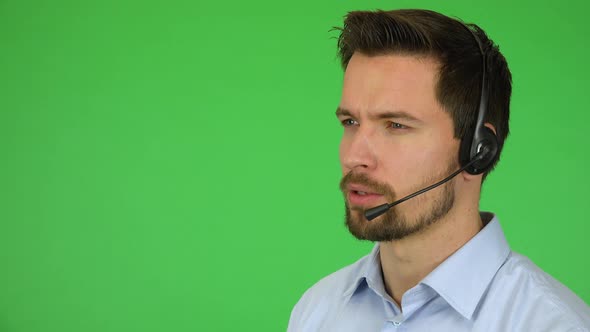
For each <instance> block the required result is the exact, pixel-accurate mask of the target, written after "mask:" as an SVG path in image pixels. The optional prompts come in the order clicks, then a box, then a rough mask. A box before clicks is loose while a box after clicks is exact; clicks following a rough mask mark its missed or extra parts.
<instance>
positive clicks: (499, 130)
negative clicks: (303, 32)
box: [337, 10, 511, 241]
mask: <svg viewBox="0 0 590 332" xmlns="http://www.w3.org/2000/svg"><path fill="white" fill-rule="evenodd" d="M471 27H472V28H473V29H474V32H475V33H476V34H477V36H478V38H479V39H480V40H481V42H482V44H483V48H484V51H485V52H486V54H487V58H488V71H487V77H488V78H487V81H488V85H489V105H488V111H487V114H486V118H485V119H484V122H485V123H486V125H487V126H488V127H490V128H492V129H493V130H494V131H495V133H496V135H497V137H498V150H499V152H498V154H499V153H500V152H501V150H502V147H503V144H504V140H505V139H506V136H507V135H508V114H509V103H510V94H511V76H510V71H509V70H508V67H507V64H506V60H505V59H504V57H503V56H502V55H501V54H500V53H499V50H498V47H497V46H495V45H494V44H493V42H492V41H491V40H489V39H488V38H487V36H486V35H485V33H484V32H483V31H482V30H481V29H479V28H478V27H477V26H474V25H471ZM338 46H339V54H340V57H341V60H342V66H343V68H344V69H345V71H346V72H345V77H344V86H343V93H342V100H341V102H340V106H339V108H338V112H337V115H338V117H339V120H340V121H341V122H342V123H343V125H344V134H343V137H342V142H341V146H340V158H341V164H342V170H343V175H344V178H343V180H342V182H341V187H342V189H343V192H344V193H345V196H346V202H347V208H346V213H347V225H348V227H349V229H350V230H351V232H352V233H353V234H354V235H355V236H357V237H358V238H362V239H368V240H373V241H388V240H394V239H399V238H403V237H405V236H407V235H409V234H412V233H415V232H419V231H421V230H423V229H424V228H425V227H427V226H428V225H430V224H433V223H434V222H436V221H437V220H439V219H441V218H442V217H444V216H445V215H447V214H448V213H449V212H450V211H452V209H453V207H454V205H455V202H456V201H458V202H459V203H460V204H464V205H465V204H466V202H471V204H472V205H473V204H475V205H476V206H475V207H471V208H477V200H476V201H473V200H470V199H469V198H465V197H463V196H466V194H471V193H470V191H473V188H474V183H477V190H478V192H477V193H476V194H477V195H479V187H480V185H481V180H482V175H478V176H472V175H469V174H466V175H463V178H461V179H459V180H457V179H454V180H452V181H451V182H448V183H447V184H445V185H443V186H441V187H439V188H436V189H434V190H432V191H431V192H428V193H425V194H423V195H421V196H418V197H416V198H414V199H412V200H409V201H407V202H404V203H403V204H401V205H399V206H397V207H395V208H393V209H391V210H390V211H389V212H388V213H386V214H385V215H384V216H382V217H379V218H377V219H375V220H373V221H371V222H369V221H367V220H366V219H365V218H364V217H363V215H362V214H363V212H364V210H366V209H368V208H371V207H374V206H377V205H380V204H383V203H385V202H391V201H393V200H395V199H399V198H401V197H403V196H405V195H408V194H410V193H412V192H414V191H417V190H419V189H422V188H424V187H426V186H428V185H431V184H433V183H435V182H437V181H438V180H440V179H442V178H444V177H446V176H447V175H449V174H450V173H452V172H453V171H454V170H456V169H458V168H459V146H460V142H461V139H462V138H463V137H466V136H467V137H468V136H470V135H469V134H470V133H471V132H472V131H473V127H474V126H475V121H476V116H477V111H478V106H479V97H480V91H481V75H482V62H481V61H482V54H481V52H480V49H479V46H478V44H477V42H476V40H475V39H474V37H473V35H472V34H471V33H470V32H469V31H468V30H467V29H466V28H465V26H463V25H462V23H460V22H458V21H456V20H454V19H451V18H448V17H446V16H443V15H441V14H438V13H435V12H431V11H424V10H398V11H390V12H383V11H378V12H352V13H349V15H347V17H346V19H345V22H344V27H343V28H342V29H341V35H340V38H339V41H338ZM483 177H485V174H484V175H483ZM464 179H465V180H467V182H470V184H469V185H463V184H462V182H460V181H463V180H464ZM458 182H459V188H456V186H457V183H458ZM465 188H471V189H465ZM363 189H364V190H363ZM364 192H368V193H374V194H375V195H367V194H365V193H364ZM456 194H459V195H461V196H460V197H457V200H456ZM471 196H473V195H471ZM463 208H465V206H463Z"/></svg>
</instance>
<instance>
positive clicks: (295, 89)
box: [0, 0, 590, 332]
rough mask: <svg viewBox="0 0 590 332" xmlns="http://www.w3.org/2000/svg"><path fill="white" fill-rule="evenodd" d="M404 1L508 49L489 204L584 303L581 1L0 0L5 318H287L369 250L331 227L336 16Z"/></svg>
mask: <svg viewBox="0 0 590 332" xmlns="http://www.w3.org/2000/svg"><path fill="white" fill-rule="evenodd" d="M409 7H418V8H430V9H434V10H438V11H441V12H443V13H445V14H448V15H452V16H457V17H460V18H463V19H464V20H466V21H474V22H477V23H479V24H480V25H481V26H482V27H483V28H484V29H486V30H487V32H488V33H489V34H490V36H491V37H492V38H493V39H494V40H495V41H496V42H497V43H498V44H499V45H500V47H501V50H502V51H503V52H504V54H505V55H506V57H507V59H508V62H509V65H510V67H511V70H512V73H513V78H514V96H513V102H512V122H511V126H512V135H511V136H510V137H509V140H508V141H507V145H506V148H505V152H504V155H503V157H502V161H501V163H500V165H499V167H498V169H497V170H496V171H495V172H494V173H493V174H492V175H491V176H490V177H489V179H488V181H486V185H485V187H484V191H483V198H482V209H484V210H491V211H494V212H496V213H497V214H498V215H499V217H500V220H501V222H502V225H503V227H504V230H505V232H506V234H507V237H508V239H509V241H510V243H511V245H512V247H513V249H514V250H515V251H518V252H521V253H523V254H525V255H527V256H529V257H530V258H531V259H532V260H533V261H535V262H536V263H537V264H538V265H539V266H541V267H542V268H543V269H544V270H546V271H548V272H549V273H551V274H552V275H554V276H555V277H556V278H557V279H559V280H560V281H562V282H563V283H565V284H566V285H567V286H568V287H570V288H571V289H572V290H574V291H575V292H576V293H577V294H579V295H580V296H581V297H582V298H583V299H584V300H585V301H586V302H590V284H589V283H588V280H589V279H590V266H589V265H590V263H589V261H590V260H589V259H588V251H589V248H590V247H589V244H588V243H589V242H588V232H589V229H590V227H589V226H588V221H587V219H588V217H587V212H586V211H587V210H586V207H587V206H588V205H587V204H588V201H587V200H588V197H589V196H590V195H589V189H588V188H589V185H590V176H589V175H588V171H587V169H588V164H589V162H590V159H589V157H588V150H589V149H588V143H589V141H590V140H589V138H588V136H587V128H588V122H589V119H590V116H589V114H588V104H589V101H590V100H589V99H590V93H588V90H589V88H590V84H589V83H588V77H590V66H589V65H588V46H587V38H588V37H587V36H588V34H589V33H590V28H589V25H588V23H587V11H588V8H587V7H588V6H587V5H586V4H584V3H583V1H577V2H566V1H564V2H558V1H552V2H546V3H542V2H539V1H530V0H529V1H518V2H515V1H507V0H502V1H493V2H491V1H489V2H473V1H467V0H462V1H435V0H430V1H428V0H416V1H401V0H400V1H375V2H369V1H350V2H344V1H321V2H320V1H311V0H304V1H294V2H285V1H250V2H248V1H235V2H234V3H231V2H228V1H213V2H203V1H198V0H197V1H181V0H178V1H177V0H174V1H172V0H168V1H164V0H157V1H133V2H130V1H112V0H110V1H65V0H54V1H17V0H0V153H1V159H0V269H1V270H0V331H9V332H24V331H26V332H32V331H43V332H46V331H47V332H54V331H55V332H57V331H59V332H70V331H71V332H79V331H85V332H91V331H235V330H239V331H281V330H285V328H286V325H287V321H288V318H289V314H290V311H291V308H292V307H293V305H294V304H295V302H296V301H297V300H298V299H299V296H300V295H301V294H302V293H303V292H304V291H305V290H306V289H307V288H308V287H309V286H311V285H312V284H313V283H314V282H316V281H317V280H319V279H320V278H321V277H323V276H325V275H327V274H329V273H331V272H333V271H335V270H337V269H338V268H340V267H343V266H345V265H347V264H350V263H352V262H353V261H355V260H357V259H358V258H359V257H361V256H363V255H365V254H366V253H367V252H368V251H369V250H370V248H371V246H372V245H371V243H364V242H358V241H356V240H355V239H353V238H352V236H351V235H350V234H348V231H347V230H346V228H345V227H344V224H343V208H342V205H343V202H342V197H341V193H340V191H339V190H338V182H339V180H340V168H339V167H340V166H339V162H338V148H337V146H338V142H339V138H340V134H341V128H340V126H339V124H338V122H337V121H336V118H335V117H334V111H335V108H336V106H337V105H338V102H339V98H340V87H341V86H340V85H341V80H342V72H341V69H340V68H339V65H338V60H337V58H336V41H335V39H333V38H335V37H336V36H337V32H335V31H332V32H329V29H330V28H331V27H332V26H339V25H341V22H342V17H343V15H345V14H346V12H347V11H349V10H355V9H376V8H381V9H392V8H409Z"/></svg>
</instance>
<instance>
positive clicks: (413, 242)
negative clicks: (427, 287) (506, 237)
mask: <svg viewBox="0 0 590 332" xmlns="http://www.w3.org/2000/svg"><path fill="white" fill-rule="evenodd" d="M455 207H457V206H455ZM482 227H483V223H482V221H481V218H480V216H479V211H478V209H477V208H475V209H451V211H449V213H448V214H447V215H446V216H445V217H444V218H442V219H440V220H438V221H437V222H435V223H434V224H433V225H430V226H429V227H428V228H427V229H425V230H423V231H422V232H420V233H417V234H413V235H410V236H407V237H405V238H403V239H401V240H396V241H392V242H381V243H380V244H379V249H380V254H379V255H380V258H381V268H382V272H383V282H384V284H385V289H386V290H387V292H388V293H389V295H390V296H391V297H392V298H393V299H394V300H395V302H396V303H397V304H398V305H399V306H400V308H401V299H402V296H403V294H404V293H405V292H406V291H407V290H408V289H410V288H412V287H414V286H415V285H417V284H418V283H419V282H420V281H421V280H422V279H423V278H424V277H426V276H427V275H428V274H429V273H430V272H432V270H434V269H435V268H436V267H437V266H438V265H439V264H440V263H442V262H443V261H444V260H445V259H447V258H448V257H449V256H451V255H452V254H453V253H454V252H455V251H457V250H458V249H459V248H461V247H462V246H463V245H464V244H465V243H467V242H468V241H469V240H470V239H471V238H472V237H474V236H475V235H476V234H477V233H478V232H479V231H480V230H481V229H482Z"/></svg>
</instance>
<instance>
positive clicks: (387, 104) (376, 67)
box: [340, 52, 444, 119]
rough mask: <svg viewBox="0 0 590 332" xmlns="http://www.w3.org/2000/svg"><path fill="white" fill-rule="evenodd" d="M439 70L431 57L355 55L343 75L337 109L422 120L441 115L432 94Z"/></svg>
mask: <svg viewBox="0 0 590 332" xmlns="http://www.w3.org/2000/svg"><path fill="white" fill-rule="evenodd" d="M438 70H439V64H438V62H437V61H436V60H435V59H433V58H431V57H425V56H415V55H400V54H387V55H377V56H368V55H365V54H362V53H358V52H356V53H355V54H354V55H353V56H352V58H351V59H350V61H349V63H348V66H347V68H346V71H345V73H344V83H343V89H342V100H341V102H340V107H341V108H344V109H348V110H354V111H356V112H359V113H363V114H365V113H370V112H374V111H378V110H392V109H393V110H403V111H404V112H407V113H411V114H412V115H413V116H415V117H417V118H422V119H425V118H428V117H432V116H436V115H437V113H444V112H440V111H442V106H441V105H440V104H439V102H438V101H437V99H436V93H435V86H436V82H437V77H438ZM367 115H369V114H367Z"/></svg>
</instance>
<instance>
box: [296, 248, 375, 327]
mask: <svg viewBox="0 0 590 332" xmlns="http://www.w3.org/2000/svg"><path fill="white" fill-rule="evenodd" d="M369 259H371V255H370V254H369V255H366V256H364V257H362V258H360V259H359V260H357V261H356V262H354V263H353V264H350V265H348V266H345V267H343V268H341V269H339V270H338V271H336V272H333V273H331V274H329V275H327V276H325V277H323V278H322V279H320V280H319V281H317V282H316V283H315V284H314V285H313V286H311V287H310V288H309V289H308V290H307V291H305V292H304V293H303V295H302V296H301V298H300V299H299V301H298V302H297V304H295V306H294V308H293V310H292V312H291V317H290V319H289V328H288V330H289V331H300V330H313V328H311V327H315V328H316V329H317V328H318V327H319V326H320V324H321V323H322V321H323V320H324V319H326V317H328V316H329V315H330V312H332V311H334V310H336V309H337V308H338V307H339V306H340V305H341V304H342V303H343V302H344V301H345V298H346V295H347V294H348V293H349V292H351V291H352V290H353V289H354V287H355V286H356V285H357V283H358V281H359V276H360V271H361V270H362V269H363V268H364V266H365V264H366V262H367V261H368V260H369ZM302 324H305V325H306V326H305V328H303V327H302V326H301V325H302ZM310 328H311V329H310Z"/></svg>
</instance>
